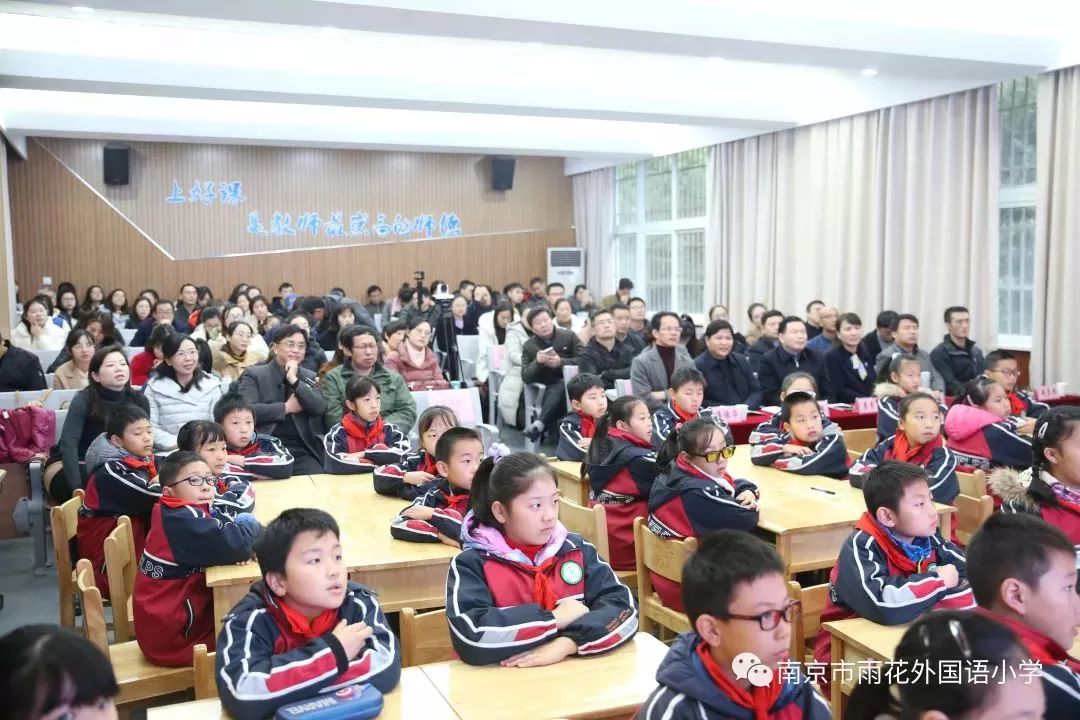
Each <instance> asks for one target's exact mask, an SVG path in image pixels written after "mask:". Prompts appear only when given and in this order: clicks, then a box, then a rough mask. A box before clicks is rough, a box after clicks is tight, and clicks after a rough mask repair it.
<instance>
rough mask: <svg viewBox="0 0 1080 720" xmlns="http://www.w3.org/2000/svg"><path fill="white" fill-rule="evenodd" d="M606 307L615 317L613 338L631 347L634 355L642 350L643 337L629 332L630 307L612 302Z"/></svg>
mask: <svg viewBox="0 0 1080 720" xmlns="http://www.w3.org/2000/svg"><path fill="white" fill-rule="evenodd" d="M605 307H606V306H605ZM608 309H609V310H611V317H612V318H614V319H615V339H616V340H618V341H619V342H621V343H625V344H626V345H628V346H629V347H630V348H631V349H633V351H634V355H637V354H638V353H639V352H641V351H642V350H644V349H645V338H643V337H642V336H641V335H638V334H637V333H633V332H630V308H629V307H628V306H626V305H625V304H623V303H614V304H612V305H611V307H609V308H608Z"/></svg>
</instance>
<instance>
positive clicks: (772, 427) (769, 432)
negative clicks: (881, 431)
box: [750, 372, 840, 445]
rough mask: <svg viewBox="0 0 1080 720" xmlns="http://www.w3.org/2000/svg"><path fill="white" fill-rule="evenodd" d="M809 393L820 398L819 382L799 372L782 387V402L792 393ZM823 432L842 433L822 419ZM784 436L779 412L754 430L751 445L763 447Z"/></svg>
mask: <svg viewBox="0 0 1080 720" xmlns="http://www.w3.org/2000/svg"><path fill="white" fill-rule="evenodd" d="M797 392H802V393H808V394H810V395H813V396H814V397H818V386H817V380H814V376H813V375H810V374H808V373H803V372H797V373H791V374H790V375H788V376H787V377H786V378H784V382H783V383H782V384H781V385H780V402H781V403H782V402H784V398H786V397H787V396H788V395H790V394H791V393H797ZM821 424H822V431H823V432H824V433H825V434H826V435H832V434H834V433H838V432H840V427H839V426H838V425H836V424H834V423H833V422H832V421H831V420H829V418H822V419H821ZM783 434H784V430H783V428H781V421H780V412H779V411H777V412H776V413H775V414H774V415H773V416H772V417H771V418H769V419H768V420H766V421H765V422H763V423H761V424H760V425H758V426H757V427H756V428H754V431H753V432H751V433H750V444H751V445H761V444H763V443H768V442H773V441H775V440H776V439H778V438H779V437H780V436H781V435H783Z"/></svg>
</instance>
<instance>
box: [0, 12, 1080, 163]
mask: <svg viewBox="0 0 1080 720" xmlns="http://www.w3.org/2000/svg"><path fill="white" fill-rule="evenodd" d="M74 1H75V2H84V1H85V2H87V3H88V4H89V5H90V7H91V8H92V9H89V10H88V9H86V8H85V7H84V8H78V7H76V8H73V7H72V6H71V5H70V4H68V3H61V2H0V128H3V129H5V131H6V132H7V133H8V135H9V136H15V137H18V136H20V135H45V136H66V137H84V136H90V137H106V138H128V139H160V140H165V139H167V140H199V141H210V142H229V143H237V142H240V143H256V144H281V145H323V146H334V147H365V148H397V149H408V150H431V151H442V152H485V153H487V152H491V153H507V154H522V155H554V156H561V157H566V158H568V163H567V167H568V171H575V170H580V169H584V168H587V167H592V166H597V165H603V164H608V163H610V162H615V161H621V160H625V159H633V158H643V157H649V156H652V155H661V154H666V153H669V152H674V151H678V150H683V149H687V148H691V147H698V146H702V145H708V144H712V143H716V142H723V141H726V140H732V139H737V138H742V137H748V136H751V135H755V134H759V133H762V132H769V131H772V130H775V129H778V128H785V127H792V126H795V125H802V124H807V123H812V122H818V121H821V120H826V119H829V118H834V117H840V116H844V115H850V114H852V113H857V112H864V111H867V110H872V109H876V108H880V107H885V106H889V105H895V104H898V103H904V102H910V101H912V100H919V99H923V98H927V97H932V96H935V95H941V94H945V93H949V92H954V91H957V90H962V89H967V88H971V87H977V86H980V85H986V84H990V83H994V82H997V81H999V80H1003V79H1006V78H1010V77H1018V76H1022V75H1026V74H1031V73H1034V72H1038V71H1041V70H1044V69H1047V68H1057V67H1062V66H1065V65H1071V64H1075V63H1077V62H1080V38H1077V37H1076V33H1075V28H1076V27H1077V20H1080V3H1065V2H1062V1H1061V0H1029V2H1027V3H1016V2H1015V0H1009V2H1007V3H1006V2H997V1H987V0H982V1H981V2H974V1H972V0H935V1H934V2H930V1H929V0H910V1H909V2H907V3H904V4H902V5H901V4H897V3H891V4H888V5H889V6H888V7H876V5H879V3H867V2H865V0H860V1H859V2H855V1H854V0H816V1H815V2H811V3H807V2H805V0H799V1H798V2H796V1H795V0H771V1H766V0H759V1H758V2H755V3H747V2H745V0H738V1H736V0H540V1H538V0H431V1H429V2H422V1H420V0H232V1H228V2H223V1H221V0H74ZM748 6H750V7H749V9H748ZM866 69H872V70H873V71H876V72H877V74H876V75H874V76H868V75H867V74H866V73H864V70H866Z"/></svg>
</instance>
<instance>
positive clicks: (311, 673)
mask: <svg viewBox="0 0 1080 720" xmlns="http://www.w3.org/2000/svg"><path fill="white" fill-rule="evenodd" d="M339 538H340V531H339V530H338V525H337V522H335V521H334V518H333V517H331V516H330V515H329V514H328V513H326V512H323V511H322V510H312V509H307V508H292V509H290V510H286V511H284V512H283V513H281V515H278V516H277V518H275V519H274V520H273V521H272V522H271V523H270V524H269V525H267V526H266V530H265V531H264V532H263V533H262V534H261V535H260V537H259V539H258V540H257V541H256V543H255V554H256V556H257V557H258V558H259V569H260V570H261V571H262V575H263V579H262V581H260V582H257V583H255V584H254V585H252V586H251V590H250V591H249V592H248V594H247V595H245V596H244V597H243V598H242V599H241V600H240V602H238V603H237V604H236V605H235V606H234V607H233V609H232V610H231V611H230V612H229V614H228V615H226V616H225V621H224V625H223V626H222V629H221V633H220V634H219V635H218V640H217V660H216V663H215V669H216V672H215V679H216V681H217V687H218V695H219V696H220V697H221V704H222V706H223V707H224V708H225V710H226V711H227V712H228V713H229V715H230V716H231V717H233V718H234V719H235V720H262V719H263V718H268V717H270V716H272V715H273V714H274V712H275V711H276V710H277V709H278V708H279V707H281V706H282V705H288V704H290V703H295V702H299V701H301V700H308V699H314V698H318V697H320V696H323V695H327V694H330V693H333V692H335V691H337V690H340V689H341V688H343V687H346V686H348V685H354V684H356V683H370V684H371V685H372V686H374V687H375V688H376V689H377V690H379V691H380V692H383V693H387V692H389V691H390V690H392V689H393V688H394V686H396V685H397V683H398V678H399V677H400V675H401V651H400V649H399V647H398V642H397V638H395V637H394V633H393V632H392V631H391V630H390V627H389V625H388V624H387V622H386V617H385V616H384V615H383V612H382V610H381V609H380V608H379V601H378V600H377V599H376V597H375V593H373V592H371V591H370V590H368V589H367V588H365V587H364V586H362V585H359V584H357V583H354V582H350V581H349V579H348V569H347V568H346V567H345V564H344V563H343V562H342V560H341V543H340V540H339Z"/></svg>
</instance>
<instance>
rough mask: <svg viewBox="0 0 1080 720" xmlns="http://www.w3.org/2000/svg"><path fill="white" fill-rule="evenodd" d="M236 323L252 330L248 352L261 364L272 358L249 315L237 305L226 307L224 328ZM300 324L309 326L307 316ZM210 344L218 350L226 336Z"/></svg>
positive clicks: (213, 340)
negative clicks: (253, 354)
mask: <svg viewBox="0 0 1080 720" xmlns="http://www.w3.org/2000/svg"><path fill="white" fill-rule="evenodd" d="M294 316H295V313H293V315H290V317H294ZM234 322H242V323H245V324H246V325H247V326H248V327H249V328H251V331H252V332H253V333H254V334H253V335H252V336H251V344H250V345H248V350H250V351H251V352H253V353H255V356H256V357H258V358H259V362H262V361H263V360H265V359H266V358H267V357H269V356H270V346H269V345H267V344H266V340H265V339H264V338H263V336H262V335H261V334H259V332H258V331H256V330H255V326H254V325H253V324H252V323H251V321H250V320H249V319H247V315H246V314H245V313H244V311H243V310H242V309H241V308H240V307H239V306H237V305H232V306H228V305H227V306H225V312H224V315H223V317H222V321H221V324H222V327H228V326H230V325H232V324H233V323H234ZM300 324H302V325H304V326H305V327H307V326H308V323H307V319H306V316H305V319H304V320H303V321H301V323H300ZM209 343H210V348H211V349H212V350H216V349H218V348H220V347H221V346H222V345H224V344H225V335H224V334H220V335H218V336H217V337H216V338H213V339H211V340H209ZM324 357H325V356H324Z"/></svg>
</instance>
